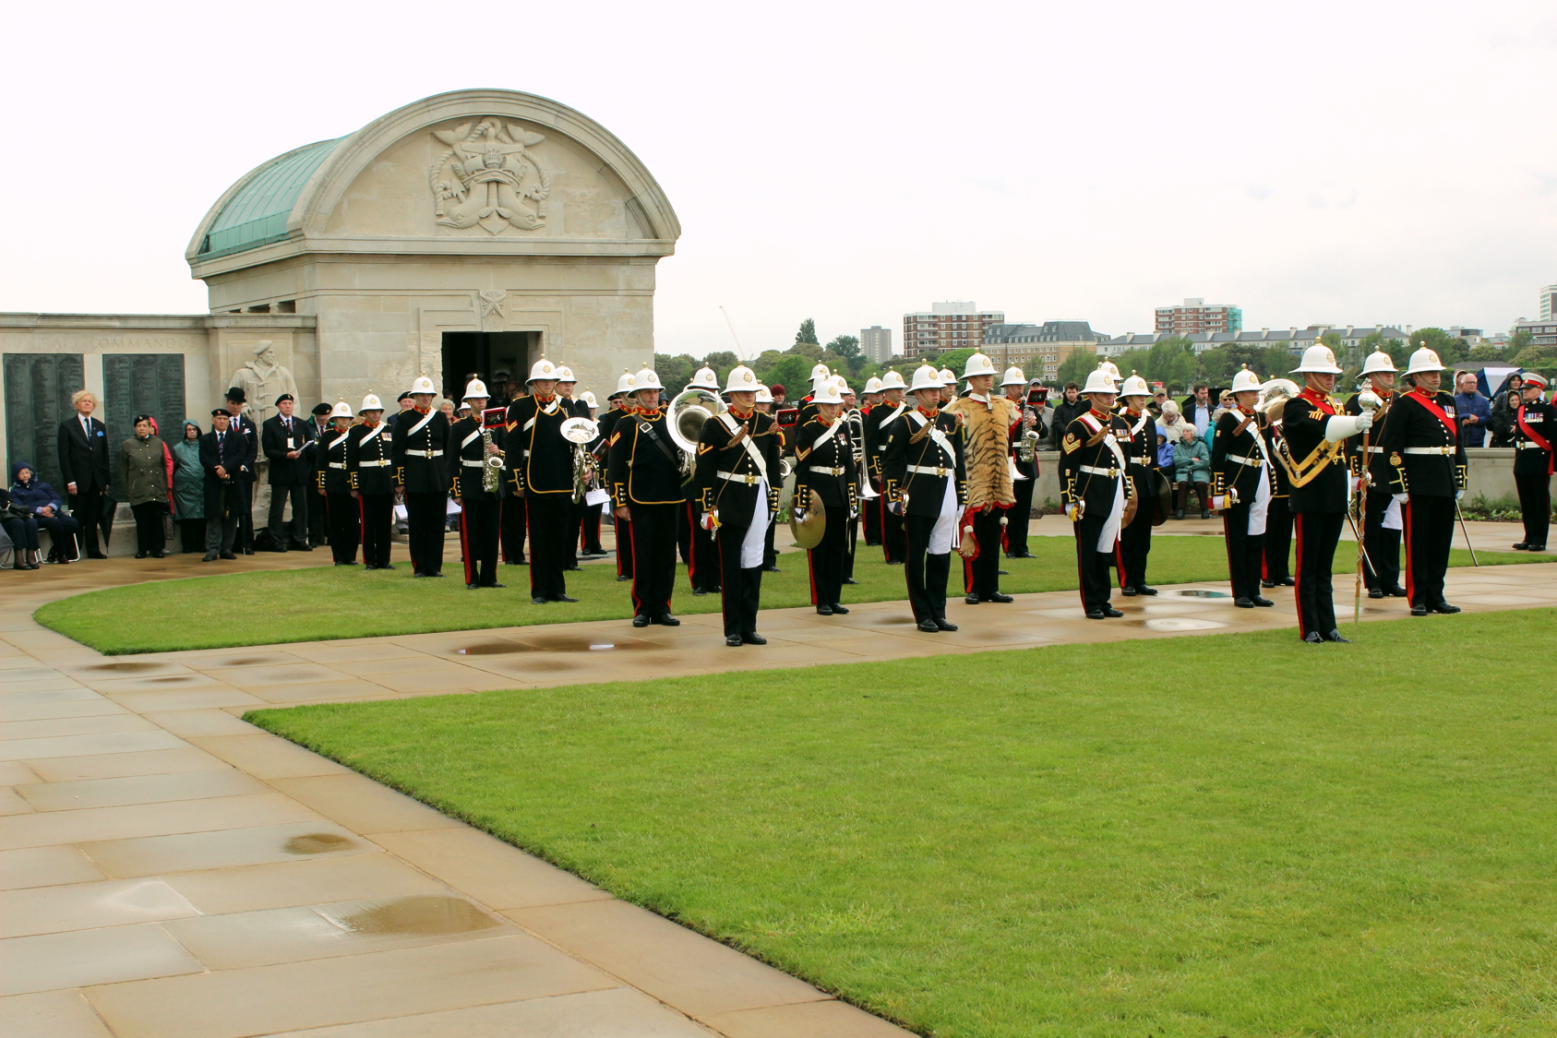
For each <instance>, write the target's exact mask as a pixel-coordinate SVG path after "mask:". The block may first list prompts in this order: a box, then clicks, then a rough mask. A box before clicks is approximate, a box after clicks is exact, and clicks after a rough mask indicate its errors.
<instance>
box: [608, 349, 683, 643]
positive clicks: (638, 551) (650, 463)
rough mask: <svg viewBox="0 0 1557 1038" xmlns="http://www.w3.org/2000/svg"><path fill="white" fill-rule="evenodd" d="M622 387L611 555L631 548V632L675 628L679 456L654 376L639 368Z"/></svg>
mask: <svg viewBox="0 0 1557 1038" xmlns="http://www.w3.org/2000/svg"><path fill="white" fill-rule="evenodd" d="M623 381H625V382H627V383H628V392H629V394H630V397H629V410H626V411H623V412H622V416H621V417H620V418H618V419H617V420H616V421H615V422H614V423H613V425H612V428H611V436H610V440H609V443H610V447H609V449H608V451H607V454H606V484H607V487H608V489H609V490H610V492H611V504H612V507H613V510H614V514H615V516H616V528H617V535H616V537H617V545H618V549H617V550H618V551H620V550H621V548H620V545H621V543H622V541H623V539H627V540H629V541H630V542H631V543H632V548H631V554H630V558H631V561H632V570H631V573H632V577H631V579H632V582H633V626H634V627H647V626H649V624H651V623H652V624H664V625H665V626H667V627H678V626H680V624H681V621H680V620H678V619H676V618H675V617H674V616H673V615H671V612H670V597H671V593H672V591H674V589H675V586H676V524H677V522H678V521H679V516H680V514H681V513H682V512H684V511H685V510H686V506H685V501H686V494H685V493H684V492H683V490H682V487H681V455H680V452H679V451H678V450H677V449H676V444H675V442H674V441H672V440H671V438H670V432H669V431H668V430H667V429H666V427H665V412H664V411H662V410H660V390H661V389H662V388H663V387H662V386H661V385H660V380H659V376H658V375H656V374H655V373H654V372H653V371H650V370H649V369H648V368H645V369H643V370H642V371H640V372H638V374H637V375H636V376H634V375H624V376H623ZM620 384H621V383H618V385H620ZM618 579H620V577H618Z"/></svg>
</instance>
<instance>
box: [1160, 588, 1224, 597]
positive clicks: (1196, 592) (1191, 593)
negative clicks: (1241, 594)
mask: <svg viewBox="0 0 1557 1038" xmlns="http://www.w3.org/2000/svg"><path fill="white" fill-rule="evenodd" d="M1168 594H1170V595H1182V596H1183V597H1185V598H1232V597H1233V596H1232V595H1231V594H1229V593H1228V592H1226V591H1202V590H1201V589H1200V588H1198V587H1196V588H1190V589H1189V590H1188V591H1169V592H1168Z"/></svg>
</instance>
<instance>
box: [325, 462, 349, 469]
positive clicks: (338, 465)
mask: <svg viewBox="0 0 1557 1038" xmlns="http://www.w3.org/2000/svg"><path fill="white" fill-rule="evenodd" d="M329 466H330V467H331V468H332V469H343V468H345V467H346V463H345V462H344V461H332V462H330V463H329Z"/></svg>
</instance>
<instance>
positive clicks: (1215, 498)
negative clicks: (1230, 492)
mask: <svg viewBox="0 0 1557 1038" xmlns="http://www.w3.org/2000/svg"><path fill="white" fill-rule="evenodd" d="M1226 507H1227V495H1226V494H1212V495H1211V510H1212V511H1213V512H1220V511H1222V509H1224V508H1226Z"/></svg>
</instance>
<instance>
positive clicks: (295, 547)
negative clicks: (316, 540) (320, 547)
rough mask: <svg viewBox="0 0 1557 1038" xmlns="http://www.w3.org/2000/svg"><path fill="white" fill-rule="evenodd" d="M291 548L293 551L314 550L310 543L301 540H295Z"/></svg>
mask: <svg viewBox="0 0 1557 1038" xmlns="http://www.w3.org/2000/svg"><path fill="white" fill-rule="evenodd" d="M291 550H292V551H313V549H312V548H311V547H309V546H308V545H306V544H304V543H302V542H301V541H293V542H292V547H291Z"/></svg>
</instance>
